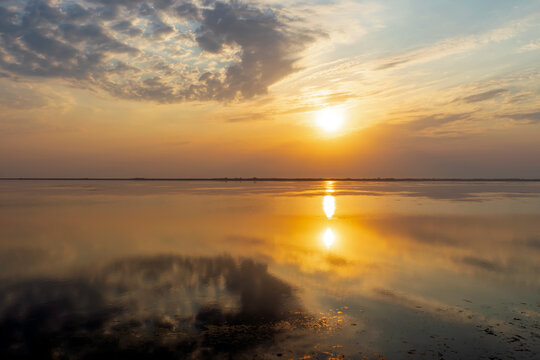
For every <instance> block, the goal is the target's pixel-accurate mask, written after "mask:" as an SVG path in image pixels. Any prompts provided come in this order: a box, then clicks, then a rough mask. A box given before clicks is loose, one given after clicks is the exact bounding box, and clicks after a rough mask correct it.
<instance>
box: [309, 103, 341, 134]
mask: <svg viewBox="0 0 540 360" xmlns="http://www.w3.org/2000/svg"><path fill="white" fill-rule="evenodd" d="M315 118H316V121H317V125H318V126H319V127H320V128H321V129H322V130H323V131H325V132H329V133H331V132H335V131H337V130H339V129H341V127H342V126H343V122H344V114H343V109H340V108H325V109H322V110H319V111H317V113H316V115H315Z"/></svg>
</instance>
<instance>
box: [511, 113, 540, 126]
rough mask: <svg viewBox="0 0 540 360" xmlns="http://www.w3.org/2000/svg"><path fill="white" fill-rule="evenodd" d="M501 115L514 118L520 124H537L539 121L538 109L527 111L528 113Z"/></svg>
mask: <svg viewBox="0 0 540 360" xmlns="http://www.w3.org/2000/svg"><path fill="white" fill-rule="evenodd" d="M502 117H503V118H509V119H512V120H515V121H517V122H519V123H521V124H539V123H540V111H535V112H529V113H516V114H505V115H502Z"/></svg>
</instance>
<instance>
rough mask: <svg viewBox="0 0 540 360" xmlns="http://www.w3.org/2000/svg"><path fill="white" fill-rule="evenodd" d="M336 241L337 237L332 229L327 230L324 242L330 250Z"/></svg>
mask: <svg viewBox="0 0 540 360" xmlns="http://www.w3.org/2000/svg"><path fill="white" fill-rule="evenodd" d="M335 241H336V236H335V235H334V232H333V231H332V229H330V228H327V229H326V231H325V232H324V234H323V242H324V244H325V245H326V247H327V248H330V247H331V246H332V245H333V244H334V242H335Z"/></svg>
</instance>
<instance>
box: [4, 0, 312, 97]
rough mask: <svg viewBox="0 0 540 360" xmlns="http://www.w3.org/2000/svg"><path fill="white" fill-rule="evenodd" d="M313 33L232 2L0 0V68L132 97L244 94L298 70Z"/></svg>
mask: <svg viewBox="0 0 540 360" xmlns="http://www.w3.org/2000/svg"><path fill="white" fill-rule="evenodd" d="M317 34H318V33H316V32H314V31H312V30H311V29H304V28H301V27H299V26H296V25H295V23H294V22H293V21H288V22H285V21H284V16H282V15H281V12H280V10H279V9H272V8H269V7H259V6H257V5H254V4H245V3H242V2H240V1H228V2H222V1H203V2H190V1H184V0H153V1H142V0H134V1H126V0H116V1H105V0H87V1H85V2H79V3H68V4H65V3H57V2H54V1H49V0H27V1H23V2H20V3H17V5H11V4H10V6H7V5H3V6H0V49H1V50H0V70H2V72H3V73H6V74H13V75H18V76H25V77H42V78H60V79H64V80H67V81H71V82H76V84H77V86H79V87H86V88H92V89H102V90H105V91H107V92H109V93H110V94H112V95H114V96H117V97H122V98H129V99H136V100H151V101H157V102H165V103H172V102H182V101H190V100H193V101H208V100H218V101H221V100H233V99H241V98H251V97H254V96H256V95H260V94H265V93H266V92H267V91H268V87H269V86H270V85H272V84H274V83H275V82H277V81H279V80H280V79H282V78H284V77H286V76H287V75H289V74H291V73H292V72H294V71H296V70H297V69H296V67H295V64H296V61H297V60H298V58H299V56H300V55H299V54H301V52H302V51H303V50H304V49H305V48H306V47H307V46H308V45H309V44H310V43H312V42H313V41H314V40H315V39H316V37H317V36H319V35H317ZM118 64H124V65H125V66H127V67H129V68H130V69H131V70H132V71H131V72H129V73H125V72H124V73H122V76H119V75H118V73H117V71H116V70H118V68H117V65H118ZM156 64H167V65H168V66H165V67H163V66H161V67H156Z"/></svg>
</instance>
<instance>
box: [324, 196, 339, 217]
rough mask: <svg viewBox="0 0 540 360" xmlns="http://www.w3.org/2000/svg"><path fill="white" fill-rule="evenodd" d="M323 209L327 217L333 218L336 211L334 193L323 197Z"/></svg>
mask: <svg viewBox="0 0 540 360" xmlns="http://www.w3.org/2000/svg"><path fill="white" fill-rule="evenodd" d="M323 210H324V213H325V214H326V217H327V218H329V219H330V218H332V216H334V213H335V212H336V199H335V198H334V197H333V196H332V195H326V196H325V197H324V198H323Z"/></svg>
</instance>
